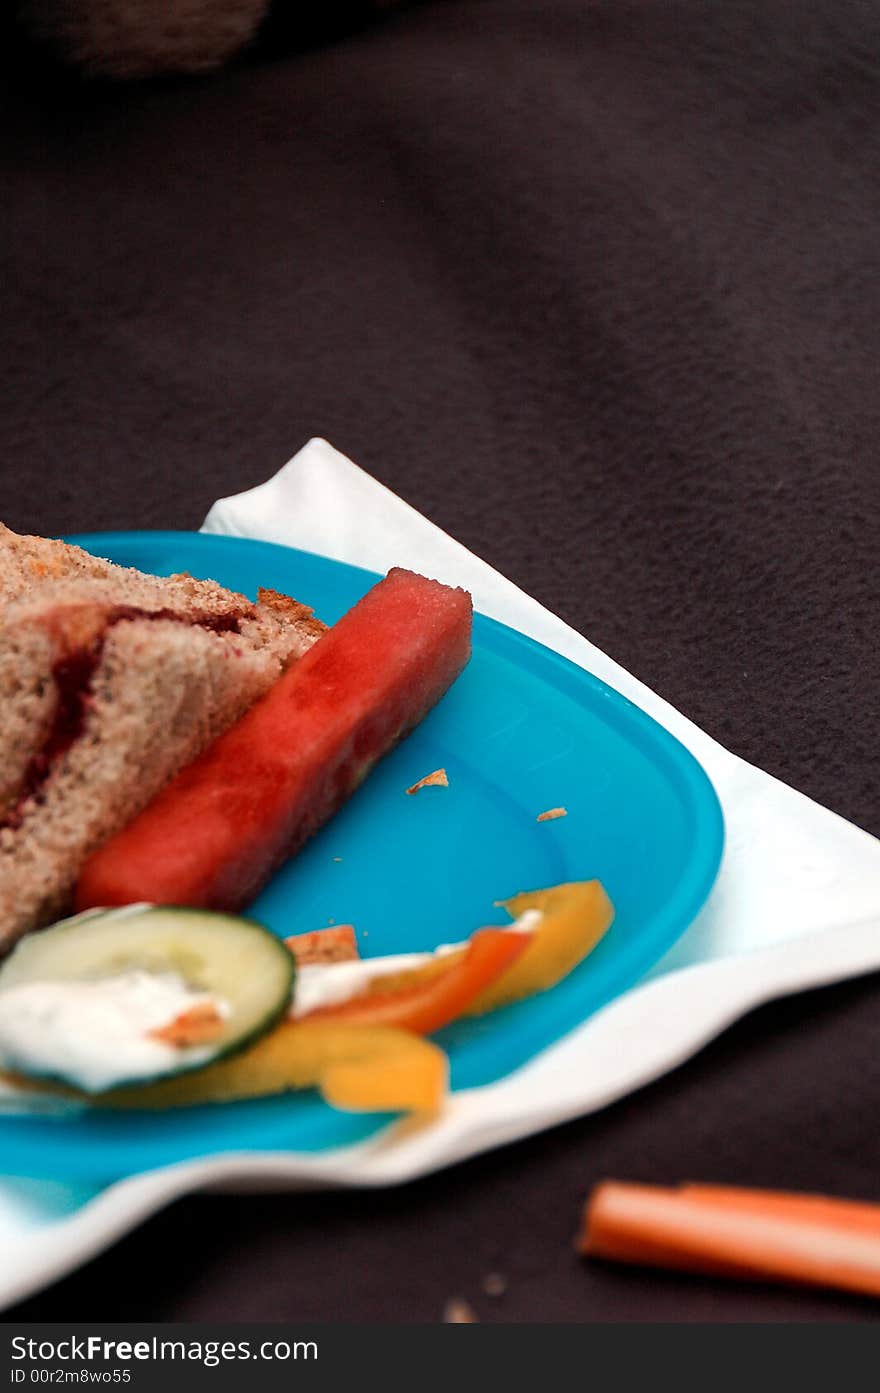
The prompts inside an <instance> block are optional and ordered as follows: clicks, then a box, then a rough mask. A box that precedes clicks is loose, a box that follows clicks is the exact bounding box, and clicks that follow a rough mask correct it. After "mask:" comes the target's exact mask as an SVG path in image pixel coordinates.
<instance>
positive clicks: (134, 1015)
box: [0, 905, 296, 1093]
mask: <svg viewBox="0 0 880 1393" xmlns="http://www.w3.org/2000/svg"><path fill="white" fill-rule="evenodd" d="M295 972H296V963H295V959H294V957H293V954H292V953H290V952H289V951H288V949H287V948H286V947H285V946H284V944H283V943H282V942H281V941H280V940H279V939H277V938H275V937H274V936H273V935H272V934H271V933H270V932H269V930H268V929H266V928H264V927H263V926H262V925H261V924H257V923H255V922H254V921H253V920H250V919H241V918H238V917H237V916H235V915H229V914H213V913H210V912H209V911H207V910H198V909H183V908H181V909H178V908H171V907H161V906H157V907H151V906H145V905H133V906H127V907H125V908H122V909H114V910H108V911H105V912H102V911H98V912H96V913H88V914H85V915H77V916H76V917H75V918H73V919H66V920H62V922H61V923H59V924H55V925H54V926H53V927H52V928H49V929H44V930H42V931H40V932H39V933H34V934H31V935H29V937H27V938H25V939H22V941H21V942H20V943H19V944H18V945H17V946H16V948H15V949H14V950H13V952H12V953H11V955H10V956H9V957H8V958H7V959H6V961H5V962H4V963H3V965H2V967H0V1064H2V1065H3V1067H4V1068H7V1069H11V1070H13V1071H16V1072H17V1073H19V1074H24V1075H26V1076H27V1077H30V1078H51V1079H56V1080H60V1081H62V1082H64V1083H68V1084H71V1085H73V1086H74V1087H76V1088H79V1089H84V1090H85V1091H87V1092H92V1093H98V1092H103V1091H104V1090H105V1089H108V1088H115V1087H118V1086H120V1085H122V1084H132V1083H146V1082H148V1081H152V1080H154V1079H160V1078H164V1077H166V1076H167V1075H169V1074H177V1073H181V1072H183V1071H184V1070H188V1069H194V1068H201V1067H204V1066H205V1065H206V1064H210V1063H213V1062H214V1061H215V1060H217V1059H220V1058H222V1057H223V1056H225V1055H228V1054H232V1053H233V1052H235V1051H237V1050H240V1049H243V1048H244V1047H245V1046H246V1045H248V1044H250V1043H251V1042H252V1041H253V1040H255V1039H257V1038H258V1037H259V1036H261V1035H263V1034H265V1033H266V1032H267V1031H269V1030H270V1029H271V1028H272V1026H274V1025H275V1024H276V1022H277V1021H278V1020H280V1019H281V1017H282V1016H283V1015H284V1014H285V1012H286V1011H287V1009H288V1008H289V1005H290V1000H291V994H292V991H293V984H294V977H295ZM206 1006H207V1007H209V1008H213V1016H214V1019H213V1021H212V1023H211V1029H210V1030H209V1032H208V1033H209V1035H210V1039H208V1040H205V1039H204V1038H199V1039H198V1040H195V1041H193V1042H190V1041H189V1040H187V1041H185V1042H184V1043H180V1042H177V1043H174V1042H169V1041H168V1039H167V1038H166V1037H164V1036H157V1035H156V1033H155V1032H156V1030H157V1029H161V1028H162V1027H164V1026H166V1025H170V1023H171V1021H172V1020H174V1019H175V1018H179V1017H180V1016H181V1015H183V1014H184V1013H186V1012H187V1011H188V1010H190V1009H192V1008H198V1007H202V1008H204V1007H206ZM218 1016H219V1017H220V1019H219V1020H218V1019H217V1017H218Z"/></svg>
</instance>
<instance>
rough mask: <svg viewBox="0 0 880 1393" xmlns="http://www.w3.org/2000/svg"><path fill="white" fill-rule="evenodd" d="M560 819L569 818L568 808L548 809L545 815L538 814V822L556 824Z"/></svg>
mask: <svg viewBox="0 0 880 1393" xmlns="http://www.w3.org/2000/svg"><path fill="white" fill-rule="evenodd" d="M558 817H568V809H567V808H548V809H547V811H546V812H545V813H538V816H537V818H536V819H535V821H536V822H555V820H556V818H558Z"/></svg>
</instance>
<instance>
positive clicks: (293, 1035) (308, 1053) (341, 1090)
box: [16, 1020, 449, 1113]
mask: <svg viewBox="0 0 880 1393" xmlns="http://www.w3.org/2000/svg"><path fill="white" fill-rule="evenodd" d="M448 1077H449V1064H448V1061H447V1059H446V1055H445V1054H444V1053H443V1051H442V1050H441V1049H440V1047H439V1046H438V1045H435V1044H434V1043H433V1042H432V1041H430V1040H424V1039H422V1037H421V1036H419V1035H412V1034H410V1033H409V1032H407V1031H404V1030H392V1029H389V1028H386V1027H380V1026H375V1027H373V1026H363V1025H348V1024H342V1023H335V1022H331V1021H320V1022H318V1021H315V1022H311V1021H306V1020H301V1021H292V1020H287V1021H282V1023H281V1025H279V1026H276V1028H275V1029H274V1030H272V1031H270V1032H269V1034H268V1035H264V1036H263V1038H262V1039H261V1040H257V1041H256V1043H255V1044H253V1045H251V1046H250V1047H249V1048H248V1049H246V1050H243V1051H242V1052H241V1054H236V1055H230V1056H229V1057H228V1058H226V1059H219V1060H218V1061H217V1062H216V1064H209V1065H207V1066H206V1067H205V1068H204V1069H193V1070H192V1071H188V1072H187V1073H183V1074H177V1075H174V1076H173V1077H171V1078H166V1079H160V1080H159V1081H157V1082H156V1083H152V1084H137V1085H134V1086H132V1087H127V1088H117V1089H113V1090H111V1091H110V1092H108V1093H102V1094H98V1095H89V1096H88V1098H87V1101H88V1102H89V1103H90V1104H92V1105H93V1106H97V1107H102V1108H107V1107H109V1108H138V1109H141V1108H148V1109H157V1108H174V1107H189V1106H191V1105H193V1104H196V1103H229V1102H233V1101H235V1100H236V1099H241V1098H259V1097H265V1096H267V1095H269V1094H273V1093H284V1092H288V1091H290V1090H291V1089H300V1088H317V1089H318V1090H319V1091H320V1093H321V1094H322V1095H323V1097H324V1098H325V1099H326V1100H327V1102H328V1103H331V1104H332V1105H333V1106H334V1107H337V1108H344V1109H347V1110H349V1111H354V1112H374V1111H379V1112H419V1113H429V1112H436V1111H437V1109H438V1108H439V1107H440V1106H441V1104H442V1102H443V1099H444V1096H445V1094H446V1091H447V1085H448ZM16 1082H17V1083H19V1084H24V1085H26V1086H27V1087H29V1088H30V1087H32V1085H31V1083H30V1081H28V1080H23V1079H16ZM52 1091H53V1092H54V1091H58V1092H63V1093H64V1094H65V1096H67V1097H76V1096H78V1095H77V1094H76V1093H75V1092H74V1090H71V1089H63V1090H62V1089H56V1088H53V1089H52ZM81 1096H83V1099H84V1101H85V1100H86V1095H81Z"/></svg>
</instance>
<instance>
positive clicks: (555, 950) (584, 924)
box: [467, 880, 614, 1016]
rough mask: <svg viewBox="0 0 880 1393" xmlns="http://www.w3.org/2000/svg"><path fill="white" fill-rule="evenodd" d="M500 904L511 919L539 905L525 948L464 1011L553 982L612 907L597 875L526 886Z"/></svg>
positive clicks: (609, 917)
mask: <svg viewBox="0 0 880 1393" xmlns="http://www.w3.org/2000/svg"><path fill="white" fill-rule="evenodd" d="M503 903H504V908H505V909H506V910H507V912H508V914H510V915H511V917H512V918H514V919H518V918H519V917H520V915H522V914H525V913H526V911H527V910H530V909H537V910H540V911H541V914H542V918H541V921H540V923H539V924H538V925H537V927H536V928H535V929H534V931H533V932H532V934H531V935H530V939H529V943H528V947H527V948H526V951H525V952H524V953H523V954H522V955H521V956H520V957H519V958H517V959H516V961H515V962H514V963H512V964H511V966H510V967H509V968H508V969H507V971H506V972H504V973H502V974H501V975H500V976H499V977H497V978H496V979H495V980H494V981H493V982H491V983H490V984H489V986H488V987H486V989H485V990H484V991H483V992H481V993H480V995H479V996H478V997H477V999H476V1000H475V1001H472V1002H471V1004H470V1006H469V1007H468V1010H467V1014H468V1015H469V1016H481V1015H482V1014H483V1013H484V1012H486V1011H496V1010H497V1009H498V1007H499V1006H507V1005H508V1004H509V1003H510V1002H513V1001H520V1000H522V998H523V997H526V996H534V995H535V994H536V993H537V992H544V991H547V989H548V988H549V987H555V985H556V983H557V982H560V981H561V980H562V978H563V977H567V976H568V974H569V972H571V971H572V969H573V968H575V967H577V965H578V963H580V962H582V961H583V959H584V958H585V957H586V956H587V954H588V953H590V952H592V950H593V949H594V948H595V946H596V944H597V943H598V942H599V940H600V939H601V938H602V936H603V934H604V933H605V932H606V931H607V930H608V929H609V928H610V926H611V923H612V921H613V919H614V906H613V905H612V903H611V901H610V900H609V898H608V896H607V894H606V893H605V890H604V888H603V886H602V884H601V883H600V881H598V880H580V881H571V882H570V883H568V884H565V885H551V886H550V888H549V889H547V890H526V891H524V892H523V893H522V894H520V895H514V897H513V899H511V900H505V901H504V902H503Z"/></svg>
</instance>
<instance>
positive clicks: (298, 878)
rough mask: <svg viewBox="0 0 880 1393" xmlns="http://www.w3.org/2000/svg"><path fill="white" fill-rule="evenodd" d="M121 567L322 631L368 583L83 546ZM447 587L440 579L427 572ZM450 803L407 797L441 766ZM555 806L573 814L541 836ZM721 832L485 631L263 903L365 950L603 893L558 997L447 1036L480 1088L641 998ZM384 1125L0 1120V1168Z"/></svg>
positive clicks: (263, 1142) (679, 762)
mask: <svg viewBox="0 0 880 1393" xmlns="http://www.w3.org/2000/svg"><path fill="white" fill-rule="evenodd" d="M73 540H74V541H77V542H78V543H79V544H80V545H81V546H84V547H86V548H87V549H89V550H90V551H93V552H96V553H97V554H99V555H101V556H106V557H109V558H110V559H111V560H113V561H118V562H121V563H122V564H124V565H126V566H137V567H138V568H140V569H141V570H145V571H151V572H154V573H156V574H159V575H169V574H171V573H172V572H174V571H189V572H190V573H191V574H193V575H195V576H200V577H209V576H210V577H213V578H214V579H216V580H218V581H221V582H222V583H223V584H224V585H227V586H230V587H231V588H233V589H235V590H239V591H243V592H244V593H246V594H248V595H250V596H252V597H253V596H255V594H256V590H257V587H258V585H268V586H271V587H273V588H274V589H277V590H282V591H284V592H286V593H288V594H291V595H295V596H297V598H299V599H304V600H306V601H307V602H308V603H309V604H312V605H314V607H315V609H316V611H317V613H318V614H320V615H321V616H322V618H324V619H326V620H328V621H330V622H332V621H334V620H336V619H337V618H338V617H339V616H340V615H341V614H343V613H344V611H345V610H346V609H348V608H349V607H350V606H351V605H352V604H353V603H354V602H355V601H356V600H357V599H358V598H359V597H360V596H361V595H362V594H363V593H364V592H365V591H366V590H367V589H368V588H369V587H370V585H372V584H373V582H374V581H375V579H376V577H375V576H373V575H371V574H370V573H369V572H367V571H362V570H357V569H355V568H354V567H352V566H344V565H341V564H338V563H336V562H333V561H327V560H325V559H323V558H321V557H317V556H312V555H310V554H309V553H307V552H301V551H294V550H292V549H289V548H287V547H279V546H272V545H269V544H268V543H263V542H252V541H242V540H238V539H234V538H226V537H211V536H203V535H200V534H195V533H175V532H155V533H149V532H130V533H103V534H92V535H89V536H85V537H78V538H74V539H73ZM439 579H443V577H439ZM441 766H442V767H444V768H445V769H446V770H447V771H448V775H449V783H450V787H449V788H448V789H445V790H429V791H427V792H424V793H422V794H419V795H418V796H416V797H407V796H406V794H405V791H404V790H405V789H406V788H407V786H408V785H409V784H412V783H414V782H415V781H416V780H417V779H419V778H421V777H422V775H424V774H427V773H429V772H430V771H431V770H432V769H437V768H438V767H441ZM559 805H562V806H564V807H565V808H567V810H568V816H567V817H565V818H560V819H557V820H555V821H550V822H543V823H538V822H536V815H537V814H538V813H540V812H541V811H543V810H544V809H546V808H552V807H556V806H559ZM722 842H723V824H722V819H721V810H720V808H719V805H718V800H717V798H716V796H715V792H714V790H713V788H712V786H711V784H710V782H709V780H708V778H707V777H706V775H705V773H704V772H703V770H702V768H701V767H700V765H699V764H698V763H697V762H696V760H695V759H694V758H693V757H692V756H691V755H690V754H689V753H688V751H687V750H685V749H684V748H683V746H681V745H680V744H679V743H678V741H677V740H675V739H674V738H673V737H672V736H671V735H669V734H668V733H667V732H666V731H665V730H663V729H662V727H660V726H659V725H657V724H656V722H655V721H653V720H651V718H650V717H649V716H646V715H645V714H644V712H642V711H641V710H639V709H638V707H636V706H633V705H632V704H631V703H630V702H629V701H627V700H625V698H623V697H621V696H620V695H619V694H618V693H616V692H614V691H612V690H611V689H610V688H609V687H607V686H605V685H604V683H602V682H600V681H598V680H597V679H596V678H595V677H592V676H590V674H589V673H587V672H584V671H582V670H581V669H580V668H578V667H575V666H573V665H572V664H571V663H569V662H567V661H565V659H563V658H560V657H559V656H557V655H556V654H555V653H552V652H550V651H549V650H548V649H546V648H543V647H541V646H540V645H539V644H537V643H534V642H533V641H532V640H531V639H528V638H525V637H523V635H521V634H518V633H515V632H514V631H513V630H512V629H507V628H505V627H503V626H502V625H500V624H496V623H495V622H493V621H492V620H490V619H486V618H484V617H483V616H477V618H476V621H475V625H474V654H473V658H472V660H471V663H470V665H469V666H468V668H467V669H466V671H465V672H464V674H463V675H462V677H461V678H459V680H458V682H457V683H456V684H455V686H454V687H453V688H452V690H451V691H450V692H449V693H448V694H447V696H446V697H444V699H443V701H442V702H441V703H440V705H439V706H438V707H437V708H436V709H435V710H434V711H433V712H432V713H431V714H430V716H429V717H428V718H427V720H426V721H424V722H423V724H422V725H421V726H420V727H419V728H418V730H416V731H415V732H414V734H413V735H411V736H410V737H409V738H408V739H407V740H406V741H405V742H404V743H403V744H402V745H401V746H400V747H399V748H398V749H397V750H396V751H395V752H394V753H393V754H392V755H390V756H389V757H388V758H387V759H386V760H384V761H383V762H382V764H381V765H380V766H379V768H378V769H377V770H376V771H375V772H374V773H373V774H372V775H371V776H370V778H369V780H368V781H367V783H366V784H365V785H364V787H363V788H362V789H360V790H359V792H358V793H357V794H356V795H355V797H354V798H353V799H352V800H351V802H350V803H349V804H348V805H347V806H346V807H345V808H344V809H343V810H342V812H341V813H339V814H338V816H337V817H335V818H334V819H333V821H332V822H331V823H330V824H329V825H328V826H327V827H325V828H324V829H323V831H321V832H320V833H319V834H318V836H316V837H315V838H314V840H313V841H312V842H311V843H310V844H309V845H308V846H307V847H306V849H305V850H304V851H303V852H301V853H300V855H299V856H298V857H297V858H296V859H295V860H294V861H292V862H291V863H290V864H289V865H287V866H286V867H285V868H284V869H283V870H282V871H281V872H280V874H279V875H277V876H276V877H275V879H274V880H273V881H272V883H271V884H270V885H269V886H268V888H267V889H266V890H265V891H264V892H263V894H262V895H261V896H260V898H259V899H258V900H257V901H256V902H255V904H254V906H253V910H252V912H253V914H254V916H255V917H256V918H258V919H260V920H262V921H263V922H264V923H266V924H268V925H269V926H270V927H271V928H272V929H273V930H275V931H276V932H277V933H279V934H290V933H297V932H300V931H304V930H306V929H314V928H321V927H323V926H325V925H327V924H328V923H329V922H330V921H331V920H335V922H336V923H353V924H355V925H356V927H357V930H358V935H359V938H360V941H361V944H362V948H363V951H364V953H365V954H366V955H368V956H372V955H374V954H381V953H398V952H401V951H408V950H414V949H428V948H433V947H435V946H436V945H437V944H438V943H449V942H452V941H455V940H458V939H462V938H466V937H467V936H468V935H469V934H470V933H471V932H472V930H473V929H475V928H477V927H479V926H480V925H482V924H487V923H493V922H494V923H503V922H507V921H506V916H505V915H504V912H503V911H502V910H498V909H496V908H495V907H494V902H495V901H496V900H499V899H503V898H506V897H507V896H510V895H512V894H514V893H515V892H516V891H518V890H526V889H535V888H539V887H542V886H546V885H552V884H555V883H557V882H559V881H566V880H584V879H589V878H592V877H598V878H599V879H601V880H602V881H603V883H604V884H605V886H606V888H607V890H608V892H609V894H610V895H611V898H612V900H613V901H614V903H615V905H616V908H617V916H616V919H615V922H614V925H613V927H612V928H611V930H610V932H609V933H608V934H607V935H606V937H605V939H604V940H603V941H602V943H601V944H600V945H599V947H598V948H597V949H596V951H595V952H594V953H593V954H592V955H591V956H590V957H589V958H588V959H587V960H586V961H585V962H584V963H583V964H582V965H581V966H580V967H579V968H578V969H577V970H576V971H575V972H573V973H572V974H571V976H570V977H568V978H567V979H566V980H565V981H564V982H562V983H560V985H559V986H557V987H555V988H554V989H553V990H552V991H550V992H547V993H545V994H544V995H542V996H538V997H535V998H533V999H531V1000H529V1001H525V1002H521V1003H519V1004H518V1005H516V1006H512V1007H508V1008H506V1009H505V1010H503V1011H499V1012H497V1013H495V1014H494V1015H492V1016H490V1017H487V1018H484V1019H483V1020H480V1021H471V1022H467V1023H465V1024H462V1025H457V1026H453V1027H451V1028H450V1029H448V1030H447V1031H446V1032H444V1035H443V1037H442V1041H443V1044H444V1045H445V1047H446V1048H447V1049H448V1052H449V1057H450V1061H451V1066H452V1084H453V1087H456V1088H467V1087H471V1086H473V1085H476V1084H488V1083H492V1082H493V1081H494V1080H496V1079H498V1078H500V1077H502V1076H503V1075H504V1074H507V1073H509V1072H510V1071H511V1070H512V1069H516V1068H517V1067H518V1066H519V1065H521V1064H523V1063H525V1062H526V1061H527V1060H528V1059H531V1057H532V1056H533V1055H534V1054H536V1053H537V1052H538V1051H539V1050H542V1049H544V1048H545V1047H546V1046H547V1045H550V1044H552V1043H553V1042H554V1041H555V1040H558V1039H559V1038H560V1036H562V1035H565V1034H566V1032H567V1031H570V1030H571V1029H572V1028H573V1027H574V1026H576V1025H579V1024H580V1022H581V1021H583V1020H584V1019H585V1018H586V1017H587V1016H589V1015H590V1013H591V1012H593V1011H596V1010H597V1009H598V1008H599V1007H600V1006H603V1005H604V1004H605V1003H606V1002H608V1001H610V1000H611V998H612V997H614V996H616V995H618V994H619V993H620V992H622V991H624V990H625V989H626V988H627V987H629V986H630V985H631V984H632V983H633V982H635V981H636V979H637V978H638V977H640V976H641V975H642V974H643V973H644V972H645V971H646V970H647V969H648V968H649V967H651V965H652V964H653V963H654V962H656V961H657V959H658V958H659V957H660V956H661V955H662V954H663V953H664V952H665V951H666V950H667V949H668V948H669V947H670V946H671V945H672V944H673V943H674V942H675V940H676V939H677V938H678V937H679V935H680V934H681V933H682V932H683V931H684V930H685V929H686V928H687V926H688V924H689V923H690V922H691V920H692V919H693V917H694V915H695V914H696V913H697V910H698V909H699V908H700V906H701V905H702V903H703V901H704V899H705V898H706V896H707V894H708V893H709V890H710V888H711V886H712V882H713V880H714V879H715V875H716V873H717V870H718V865H719V861H720V859H721V849H722ZM386 1120H387V1119H386V1118H376V1117H359V1116H353V1115H348V1114H345V1113H341V1112H335V1111H333V1109H331V1108H330V1107H328V1106H327V1105H326V1104H324V1103H323V1102H321V1100H320V1099H319V1098H318V1097H317V1096H316V1095H315V1094H313V1093H303V1094H298V1095H287V1096H285V1097H279V1098H270V1099H264V1100H255V1101H253V1102H246V1103H234V1104H223V1105H207V1106H202V1107H197V1108H188V1109H184V1110H170V1111H168V1112H166V1113H163V1114H158V1115H145V1114H138V1113H126V1114H117V1115H112V1116H109V1115H101V1114H99V1113H94V1114H86V1115H77V1116H72V1117H69V1118H44V1119H39V1118H19V1117H0V1170H2V1171H4V1172H5V1173H7V1174H17V1175H31V1176H43V1177H54V1178H64V1179H68V1180H73V1179H76V1180H109V1179H114V1178H118V1177H121V1176H125V1175H132V1174H134V1173H137V1172H139V1171H144V1170H149V1169H152V1168H153V1167H156V1166H160V1165H165V1164H168V1163H170V1162H175V1161H183V1160H186V1159H189V1158H191V1157H194V1156H202V1155H209V1154H212V1153H216V1152H222V1151H238V1152H240V1151H242V1150H248V1149H250V1150H254V1151H275V1150H294V1151H319V1150H322V1149H325V1148H328V1147H335V1146H339V1145H343V1144H346V1143H352V1142H354V1141H357V1140H359V1139H360V1138H362V1137H364V1136H366V1135H368V1134H369V1133H370V1132H372V1131H374V1130H375V1129H376V1128H377V1127H379V1126H381V1125H382V1124H383V1123H384V1122H385V1121H386Z"/></svg>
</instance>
